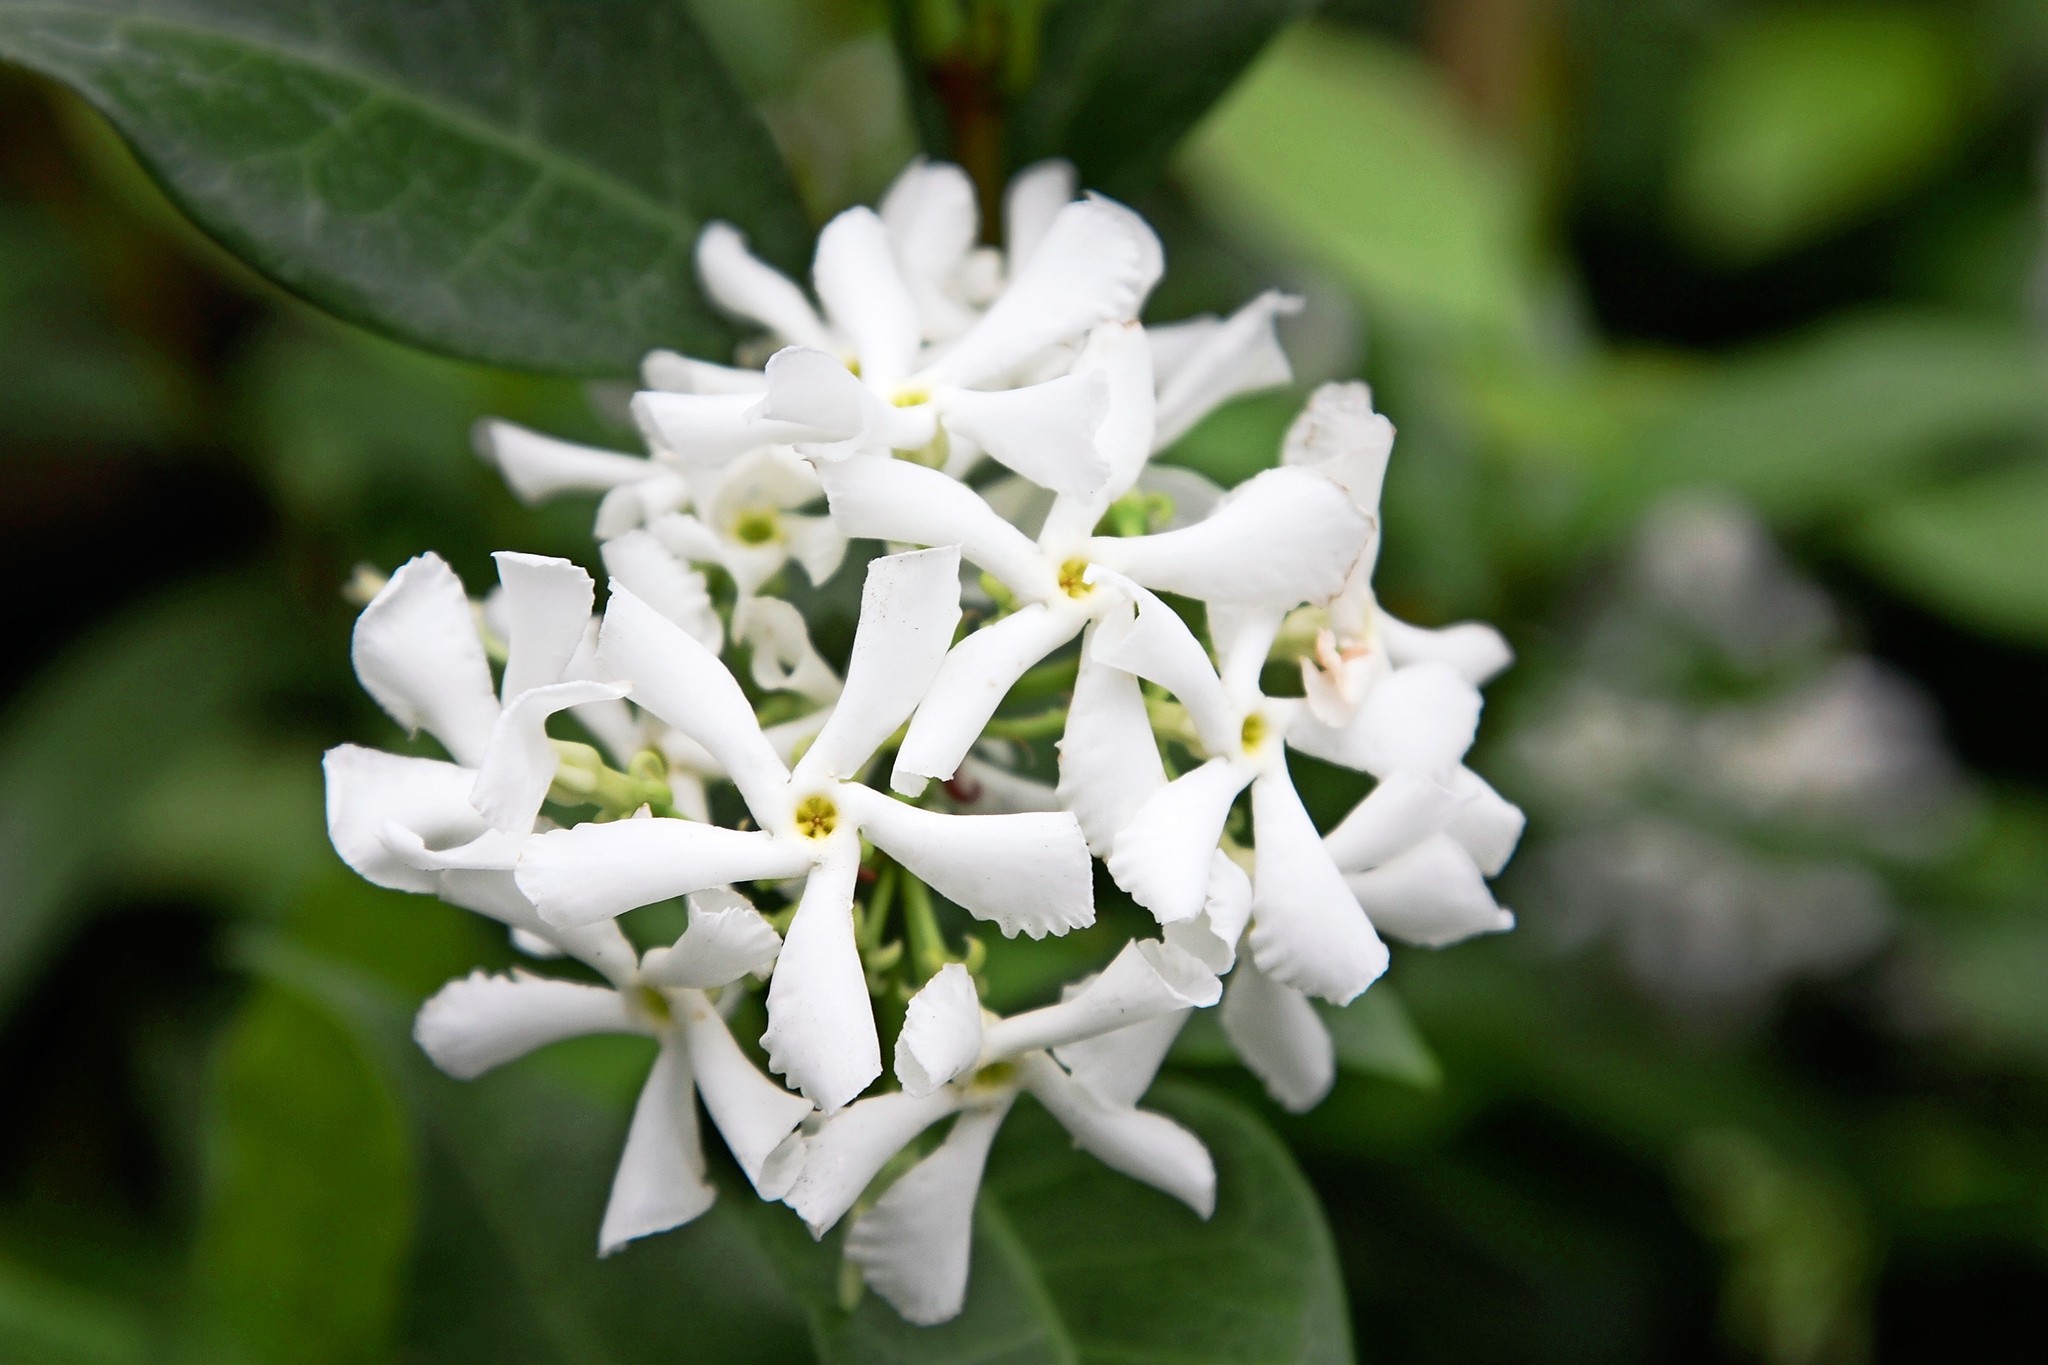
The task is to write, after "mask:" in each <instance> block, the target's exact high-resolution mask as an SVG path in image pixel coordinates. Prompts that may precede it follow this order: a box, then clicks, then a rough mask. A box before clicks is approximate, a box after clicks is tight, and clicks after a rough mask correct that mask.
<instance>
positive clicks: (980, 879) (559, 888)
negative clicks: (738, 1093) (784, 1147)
mask: <svg viewBox="0 0 2048 1365" xmlns="http://www.w3.org/2000/svg"><path fill="white" fill-rule="evenodd" d="M959 592H960V584H959V555H958V552H957V551H955V550H952V549H950V548H949V549H944V550H921V551H913V552H909V553H904V554H897V555H889V556H885V557H883V558H881V559H877V560H875V561H874V562H873V563H872V564H870V566H869V568H868V577H867V583H866V587H865V590H864V592H863V595H862V603H861V615H860V623H859V626H858V628H857V630H856V632H855V636H854V646H853V654H852V659H851V662H850V664H849V666H848V670H847V675H846V682H845V686H844V689H843V690H842V692H841V693H840V696H839V699H838V701H837V702H836V703H835V704H834V706H833V707H832V710H831V713H830V718H829V719H828V720H826V722H825V723H824V726H823V728H822V729H820V730H819V731H818V733H817V736H816V738H815V739H814V740H813V741H812V742H811V744H810V747H809V748H808V749H807V750H805V752H804V754H803V756H802V757H801V759H799V760H798V761H797V763H796V764H795V766H794V768H792V767H790V766H788V765H787V764H786V763H785V761H784V759H783V758H782V757H781V756H780V755H778V754H777V753H776V751H775V749H774V748H773V746H772V745H771V744H770V742H769V739H768V737H767V735H766V734H764V733H763V731H762V728H761V726H760V723H759V722H758V721H757V720H756V719H755V716H754V713H753V710H752V708H751V706H749V704H748V703H747V700H746V697H745V695H744V694H743V693H742V692H741V690H740V687H739V684H738V682H737V681H736V680H735V679H734V678H733V676H732V674H731V673H730V672H728V671H727V670H726V667H725V665H724V664H722V663H721V662H719V660H718V658H717V656H715V655H713V654H712V653H711V652H710V651H709V650H707V649H706V648H705V647H704V646H703V645H702V644H700V643H699V642H697V641H696V640H694V639H692V638H691V637H690V636H689V635H688V634H686V633H685V632H684V631H682V630H681V629H679V628H678V627H676V626H675V624H674V623H673V622H671V621H669V620H667V619H666V618H665V617H663V616H661V615H660V614H659V613H657V612H655V611H654V610H652V609H651V608H650V607H648V606H647V604H645V603H643V602H641V601H640V600H639V599H638V598H636V597H634V596H633V595H632V593H630V592H628V591H625V590H623V589H615V590H614V593H613V596H612V600H611V604H610V606H609V607H608V608H607V610H606V612H605V620H604V627H603V632H602V634H601V636H600V640H599V645H598V659H599V664H600V667H601V668H602V669H603V670H604V671H605V672H606V673H607V674H608V675H609V676H613V677H617V678H621V679H625V680H629V681H630V682H631V685H632V688H633V697H634V701H635V704H637V705H638V706H640V707H642V708H643V709H645V710H647V711H649V712H651V713H653V714H654V715H655V716H657V717H659V718H660V719H661V720H663V721H665V722H666V723H667V724H669V725H670V726H672V727H673V728H674V729H676V730H677V731H679V732H681V733H682V734H684V735H685V736H687V737H688V738H689V739H690V740H692V741H694V742H695V743H696V744H698V745H700V746H702V748H703V749H704V750H705V751H706V752H707V753H709V754H710V755H711V756H712V757H713V758H714V759H715V760H716V762H717V763H718V766H719V767H720V768H721V769H722V770H723V771H724V772H725V773H726V774H727V776H729V777H730V778H731V780H732V782H733V784H734V785H735V786H736V787H737V788H738V789H739V794H740V796H741V798H742V800H743V801H744V802H745V804H746V806H747V809H748V811H749V813H750V814H751V816H752V818H753V820H754V822H755V823H756V824H757V825H758V826H759V828H757V829H753V830H731V829H723V828H718V827H714V826H708V825H704V824H700V823H697V822H694V821H687V820H674V819H636V820H619V821H613V822H610V823H591V824H584V825H579V826H576V827H575V828H573V829H566V830H556V831H552V832H549V833H545V834H540V835H536V836H533V837H530V838H528V839H527V840H525V841H524V846H523V848H522V850H521V852H520V855H519V863H518V869H517V874H516V876H517V881H518V885H519V887H520V889H521V890H522V891H523V892H524V893H525V894H526V895H527V896H529V897H530V898H531V899H532V901H533V902H534V904H535V905H537V906H538V907H539V909H540V913H541V915H542V917H543V918H544V919H546V920H548V921H549V922H550V923H554V924H558V925H563V926H570V927H573V926H577V925H583V924H590V923H593V922H596V921H599V920H603V919H607V918H610V917H612V916H616V915H618V914H620V913H622V912H624V911H626V910H629V909H632V908H633V907H635V906H639V905H646V904H651V903H652V902H654V901H658V900H663V899H666V898H668V897H671V896H676V895H682V894H686V893H688V892H691V891H696V890H701V889H703V888H705V887H710V886H718V885H723V884H726V883H728V882H735V881H753V880H760V879H794V878H803V879H804V880H803V890H802V895H801V897H800V899H799V901H798V905H797V909H796V913H795V918H794V919H793V920H792V921H791V924H790V927H789V931H788V937H787V940H786V943H785V946H784V950H783V954H782V957H781V960H780V963H779V965H778V967H777V969H776V972H775V976H774V979H773V981H772V982H771V983H770V986H769V991H768V1020H769V1025H768V1032H767V1033H766V1034H765V1035H764V1036H763V1038H762V1042H763V1045H764V1046H766V1047H767V1049H768V1052H769V1061H770V1065H771V1067H772V1068H773V1069H774V1070H775V1071H776V1072H778V1073H779V1074H782V1075H784V1076H787V1077H789V1078H790V1080H791V1081H792V1082H793V1083H795V1084H796V1085H797V1086H798V1087H799V1088H801V1089H802V1090H803V1092H804V1093H805V1094H806V1095H808V1096H810V1097H811V1098H812V1099H813V1100H814V1101H816V1102H817V1103H818V1104H819V1105H820V1106H821V1107H823V1108H825V1109H826V1110H828V1111H830V1110H833V1109H837V1108H838V1107H840V1106H841V1105H844V1104H845V1103H846V1102H847V1101H849V1100H851V1099H852V1098H853V1097H854V1096H856V1095H858V1094H859V1093H860V1092H861V1091H862V1090H863V1089H865V1088H866V1087H867V1085H868V1084H869V1083H870V1082H871V1081H873V1080H874V1079H875V1077H877V1076H878V1075H880V1074H881V1049H880V1042H879V1039H878V1037H877V1034H876V1030H875V1022H874V1017H873V1014H872V1012H871V1010H870V1008H869V1004H868V992H867V985H866V980H865V977H864V975H863V972H862V967H861V960H860V952H859V948H858V946H857V945H856V943H855V940H854V932H853V919H852V905H853V894H854V881H855V874H856V873H857V871H858V870H859V865H860V859H861V841H862V840H863V839H866V840H867V841H869V842H870V843H872V844H873V845H874V846H875V847H876V848H878V849H880V850H881V851H882V852H883V853H885V854H886V855H888V856H889V857H891V858H893V859H895V860H896V861H897V862H899V863H900V864H902V866H903V867H904V869H905V870H906V871H908V872H909V873H910V874H911V875H912V876H915V877H918V878H919V879H921V880H922V881H924V882H925V883H926V884H928V885H930V886H931V887H932V888H933V889H935V890H937V891H938V892H939V893H940V894H941V895H944V896H946V897H947V898H949V899H951V900H953V901H955V902H957V903H959V904H960V905H962V906H963V907H965V908H966V909H967V910H968V911H969V912H971V913H973V914H974V915H976V916H977V917H979V918H982V919H987V920H991V921H993V922H994V923H996V924H997V925H998V927H1000V928H1001V929H1002V930H1003V932H1004V933H1005V934H1015V933H1017V932H1019V931H1022V932H1024V933H1026V934H1028V935H1030V936H1031V937H1033V938H1037V937H1040V936H1042V935H1044V934H1046V933H1064V932H1066V931H1067V930H1068V929H1071V928H1075V927H1079V926H1083V925H1087V924H1089V923H1092V922H1093V920H1094V900H1093V890H1092V883H1091V874H1090V864H1089V859H1088V851H1087V845H1086V842H1085V841H1084V839H1083V838H1082V836H1081V832H1080V828H1079V827H1078V825H1076V824H1075V822H1074V819H1073V817H1072V816H1070V815H1066V814H1063V813H1032V814H1016V815H947V814H942V813H939V812H935V811H925V810H919V809H917V808H916V807H914V806H910V805H906V804H904V803H902V802H899V801H896V800H894V799H892V798H890V797H888V796H885V795H883V794H882V793H880V792H877V791H874V790H873V789H872V788H870V787H868V786H866V785H865V784H864V783H863V782H862V781H861V780H860V779H861V775H862V773H863V772H864V771H865V770H866V768H867V767H868V766H869V764H870V762H871V760H872V759H873V756H874V754H875V752H876V751H877V750H878V749H879V748H880V747H881V746H882V745H883V744H884V743H885V742H886V741H887V740H888V739H889V737H890V736H891V735H892V734H893V733H894V732H895V730H896V728H897V727H898V726H899V725H901V724H902V723H903V721H904V719H905V718H907V716H908V715H909V713H910V711H911V709H912V708H913V707H914V706H915V705H916V704H917V700H918V698H919V697H920V696H921V695H922V694H923V692H924V689H925V687H926V686H927V685H928V683H929V681H930V679H931V677H932V675H933V673H934V672H936V670H937V668H938V666H939V663H940V661H941V659H943V657H944V654H945V650H946V647H947V645H948V643H949V642H950V641H951V638H952V633H953V628H954V625H955V623H956V622H957V621H958V619H959V615H960V608H959Z"/></svg>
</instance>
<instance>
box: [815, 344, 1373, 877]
mask: <svg viewBox="0 0 2048 1365" xmlns="http://www.w3.org/2000/svg"><path fill="white" fill-rule="evenodd" d="M1088 372H1092V373H1096V374H1100V375H1102V376H1104V377H1105V384H1106V387H1107V390H1108V392H1109V394H1110V395H1111V401H1110V404H1109V407H1108V411H1107V413H1106V415H1105V417H1104V420H1103V424H1102V428H1101V431H1100V442H1101V449H1102V451H1103V452H1104V453H1105V454H1106V455H1107V456H1108V457H1109V458H1110V459H1111V461H1112V464H1111V473H1110V475H1109V477H1108V478H1107V479H1106V480H1105V481H1104V482H1103V483H1102V484H1101V486H1099V487H1098V488H1097V489H1095V490H1094V491H1093V492H1092V493H1089V494H1087V495H1073V494H1061V495H1059V496H1058V497H1057V498H1055V500H1054V502H1053V506H1052V510H1051V512H1050V513H1049V514H1048V515H1047V517H1046V520H1045V524H1044V527H1043V528H1042V529H1041V530H1040V532H1039V534H1038V536H1037V538H1036V539H1032V538H1029V537H1027V536H1025V535H1024V533H1023V532H1021V531H1019V530H1017V529H1016V527H1014V526H1012V525H1011V524H1010V523H1009V522H1007V521H1006V520H1004V519H1003V518H1002V517H1001V516H1000V515H999V514H998V513H997V512H996V511H995V509H994V508H992V507H990V506H989V504H988V502H987V501H986V500H985V499H983V498H982V497H981V496H980V495H979V494H977V493H976V492H975V491H974V490H973V489H970V488H968V487H967V486H965V485H964V484H961V483H958V482H957V481H955V480H953V479H950V478H948V477H946V476H945V475H943V474H941V473H939V472H937V471H935V470H931V469H926V468H923V467H921V466H919V465H916V464H913V463H910V462H908V461H903V460H890V459H886V458H874V457H861V458H856V459H851V460H847V461H845V462H843V463H840V464H836V465H828V466H826V467H825V468H824V469H823V470H822V472H821V477H822V478H823V481H824V485H825V495H826V498H827V500H828V503H829V506H830V508H831V511H832V516H833V519H834V520H835V521H837V522H838V523H839V524H840V526H841V527H842V528H844V529H845V530H846V532H847V533H848V534H849V535H852V536H865V537H872V538H874V539H879V540H885V541H894V542H900V543H907V544H912V545H943V544H957V545H959V547H960V552H961V554H962V555H963V556H965V557H966V558H967V559H968V560H970V561H972V562H973V563H975V564H976V565H977V566H979V567H980V568H982V569H984V570H986V571H987V572H988V573H989V575H990V576H991V577H993V578H995V579H996V580H998V581H999V582H1000V583H1001V584H1002V585H1003V586H1004V587H1005V588H1006V589H1007V590H1008V591H1009V592H1010V593H1011V594H1012V595H1013V596H1014V597H1015V599H1016V600H1017V602H1018V603H1019V604H1020V605H1019V606H1018V609H1017V610H1016V611H1014V612H1011V613H1010V614H1008V615H1006V616H1004V617H1002V618H1001V619H999V620H996V621H994V622H992V623H990V624H989V625H986V626H983V627H982V628H981V629H979V630H977V631H975V632H973V633H972V634H970V635H969V636H967V637H966V638H965V639H964V640H962V641H961V642H960V644H959V645H957V646H955V647H954V649H953V650H952V652H951V653H950V654H949V655H948V656H947V658H946V662H945V666H944V667H943V668H942V669H941V670H940V671H939V674H938V676H937V678H936V679H934V681H933V683H932V687H931V690H930V693H929V695H927V696H926V697H925V698H924V699H923V701H922V703H921V704H920V706H919V707H918V710H917V714H916V716H915V717H914V718H913V719H912V721H911V726H910V731H909V733H908V734H907V735H906V736H905V738H904V741H903V745H902V748H901V749H900V750H899V751H898V754H897V759H896V766H895V771H894V772H893V774H892V775H891V779H890V780H891V783H892V785H894V786H895V788H896V790H898V791H901V792H904V793H906V794H913V795H914V794H915V793H917V792H918V791H920V790H921V789H922V788H923V786H924V783H925V782H926V781H927V780H928V779H933V778H936V779H939V780H942V781H943V780H946V779H949V778H951V777H952V776H953V775H954V773H955V772H956V771H958V767H959V764H960V761H961V759H962V758H963V757H964V756H965V755H966V753H967V751H968V749H969V748H970V747H971V746H972V744H973V743H974V741H975V739H976V738H977V737H978V736H979V735H980V734H981V732H982V730H983V728H984V727H985V726H986V724H987V723H988V720H989V718H990V717H991V716H992V715H993V714H994V713H995V710H996V707H997V706H998V705H1000V704H1001V702H1002V699H1003V697H1004V696H1005V695H1006V694H1007V693H1008V692H1009V690H1010V687H1011V686H1012V685H1013V684H1014V683H1015V682H1016V680H1017V679H1018V678H1019V677H1021V676H1022V675H1023V673H1024V671H1025V670H1026V669H1028V668H1030V667H1031V665H1033V664H1034V663H1037V662H1038V661H1039V660H1041V659H1043V658H1045V657H1046V656H1047V655H1048V654H1050V653H1052V652H1053V651H1054V650H1056V649H1058V648H1059V647H1060V646H1061V645H1063V644H1065V643H1066V642H1067V641H1069V640H1071V639H1073V638H1074V637H1075V636H1076V635H1079V634H1080V633H1081V632H1082V631H1083V630H1084V629H1085V628H1087V627H1088V626H1089V624H1090V623H1091V622H1093V621H1096V620H1098V619H1100V618H1101V617H1102V616H1103V615H1104V613H1106V612H1108V611H1111V610H1113V609H1114V608H1115V607H1116V605H1117V604H1118V603H1120V602H1123V601H1125V600H1127V592H1126V588H1125V587H1124V586H1123V585H1124V584H1126V583H1137V584H1144V585H1146V586H1150V587H1154V588H1158V589H1161V590H1164V591H1172V592H1178V593H1181V594H1184V595H1186V596H1189V597H1193V598H1196V599H1198V600H1201V601H1207V602H1232V603H1269V604H1274V605H1276V606H1278V607H1279V608H1280V609H1281V610H1283V611H1284V610H1285V609H1287V608H1288V607H1291V606H1293V605H1294V604H1296V603H1298V602H1302V601H1305V600H1311V599H1315V598H1318V597H1321V596H1324V595H1327V594H1329V593H1333V592H1335V591H1337V590H1338V588H1339V587H1340V586H1341V584H1342V583H1343V581H1344V577H1345V574H1346V573H1347V572H1348V570H1349V569H1350V567H1351V564H1352V562H1353V561H1354V560H1355V559H1356V558H1357V556H1358V555H1359V553H1360V552H1361V551H1362V550H1363V549H1364V546H1365V542H1366V540H1367V538H1368V536H1369V535H1370V533H1371V523H1370V522H1369V520H1368V519H1367V518H1366V517H1365V516H1364V515H1363V514H1361V513H1360V512H1359V511H1358V510H1357V509H1356V508H1355V507H1354V506H1352V504H1351V501H1350V499H1349V498H1348V497H1347V496H1346V494H1345V493H1344V490H1343V489H1341V488H1339V487H1338V486H1337V485H1335V484H1333V483H1332V482H1330V481H1329V480H1328V479H1327V478H1325V477H1323V476H1322V475H1321V474H1320V473H1318V472H1316V471H1311V470H1298V469H1275V470H1268V471H1266V472H1265V473H1263V474H1260V475H1258V476H1257V477H1255V478H1253V479H1251V480H1250V481H1248V482H1247V483H1245V484H1244V485H1243V486H1241V487H1240V488H1238V489H1236V490H1234V491H1233V492H1232V493H1231V494H1230V495H1228V496H1227V497H1226V498H1224V499H1223V500H1222V501H1221V502H1220V503H1219V504H1218V505H1217V507H1216V509H1215V511H1214V512H1213V513H1212V514H1211V515H1210V516H1209V517H1207V518H1206V519H1204V520H1203V521H1201V522H1198V523H1196V524H1194V525H1191V526H1187V527H1184V528H1182V529H1179V530H1173V531H1165V532H1160V533H1157V534H1153V535H1143V536H1130V537H1117V536H1099V535H1096V534H1095V530H1096V525H1097V523H1098V522H1099V521H1100V520H1101V519H1102V516H1103V514H1104V513H1105V512H1106V511H1107V510H1108V508H1109V506H1110V504H1111V503H1113V502H1114V501H1115V500H1116V499H1117V498H1118V497H1121V496H1122V495H1123V493H1124V492H1125V491H1127V490H1128V489H1129V488H1130V487H1131V486H1132V485H1133V484H1134V483H1135V482H1136V481H1137V478H1138V474H1139V472H1140V470H1141V469H1142V468H1143V467H1144V463H1145V460H1146V459H1147V457H1148V456H1149V455H1150V453H1151V447H1152V440H1151V435H1152V423H1151V412H1152V403H1151V390H1152V381H1151V375H1150V356H1149V353H1148V351H1147V348H1146V345H1145V342H1144V338H1143V335H1142V333H1140V332H1139V330H1138V329H1137V328H1136V327H1135V326H1133V325H1131V324H1107V325H1104V326H1102V327H1098V328H1097V329H1096V330H1095V332H1094V334H1093V335H1092V336H1091V337H1090V339H1089V343H1088V348H1087V350H1086V352H1084V354H1083V356H1082V358H1081V361H1080V365H1079V367H1078V368H1077V373H1088ZM1070 715H1073V716H1075V717H1076V718H1077V719H1081V718H1082V710H1081V708H1080V707H1078V706H1077V707H1076V708H1075V710H1074V711H1073V712H1071V713H1070ZM1084 723H1085V722H1084ZM1087 825H1088V821H1087V819H1086V817H1084V818H1083V827H1084V828H1086V827H1087ZM1091 843H1096V844H1097V845H1098V847H1099V840H1098V839H1097V837H1096V835H1095V833H1094V832H1093V831H1091Z"/></svg>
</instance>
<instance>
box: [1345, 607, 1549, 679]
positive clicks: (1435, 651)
mask: <svg viewBox="0 0 2048 1365" xmlns="http://www.w3.org/2000/svg"><path fill="white" fill-rule="evenodd" d="M1375 624H1376V625H1377V627H1378V629H1379V633H1380V638H1381V639H1383V640H1385V641H1386V645H1387V653H1388V654H1390V655H1392V656H1393V659H1394V662H1395V663H1396V664H1418V663H1443V664H1449V665H1450V666H1451V667H1452V668H1455V669H1457V670H1458V671H1459V672H1460V673H1462V674H1464V675H1465V677H1466V678H1467V679H1468V680H1469V681H1470V682H1472V683H1473V684H1474V685H1477V684H1479V683H1483V682H1485V681H1487V680H1488V679H1490V678H1492V677H1493V676H1494V675H1495V674H1497V673H1499V672H1500V671H1501V670H1502V669H1504V668H1506V667H1507V666H1508V665H1509V664H1511V663H1513V662H1514V659H1515V652H1514V651H1513V650H1512V649H1510V648H1508V642H1507V640H1506V639H1505V638H1504V637H1503V636H1502V635H1501V633H1500V632H1499V631H1497V630H1495V629H1494V628H1493V627H1492V626H1489V625H1484V624H1482V623H1480V622H1478V621H1466V622H1463V623H1462V624H1459V625H1455V626H1442V627H1439V628H1437V629H1435V630H1429V629H1425V628H1424V627H1422V626H1411V625H1409V624H1408V623H1407V622H1406V621H1401V620H1397V619H1395V618H1394V617H1392V616H1389V615H1387V613H1385V612H1380V613H1379V615H1378V618H1377V620H1376V622H1375Z"/></svg>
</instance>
